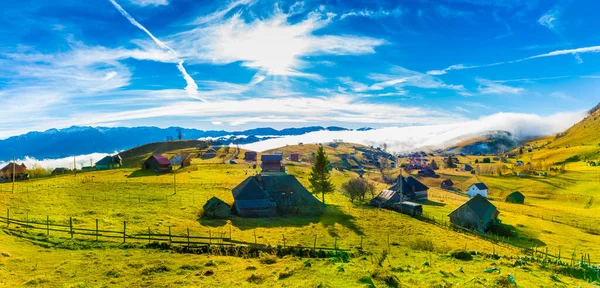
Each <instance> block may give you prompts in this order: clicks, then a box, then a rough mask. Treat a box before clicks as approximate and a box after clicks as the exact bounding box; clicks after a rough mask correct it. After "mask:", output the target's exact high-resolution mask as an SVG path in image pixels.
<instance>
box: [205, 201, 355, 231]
mask: <svg viewBox="0 0 600 288" xmlns="http://www.w3.org/2000/svg"><path fill="white" fill-rule="evenodd" d="M197 220H198V223H200V224H201V225H202V226H209V227H223V226H225V225H227V223H228V219H208V218H204V217H199V218H198V219H197ZM229 220H231V224H232V225H233V226H234V227H237V228H238V229H240V230H251V229H255V228H279V227H305V226H309V225H314V224H318V223H321V224H322V225H323V227H325V228H327V229H328V233H329V234H330V235H331V236H333V237H338V235H337V233H336V232H335V224H336V223H337V224H340V225H342V226H343V227H345V228H348V229H350V230H351V231H352V232H354V233H356V234H357V235H364V232H363V231H362V229H361V228H360V227H359V226H358V225H357V224H356V223H355V221H356V217H354V216H352V215H349V214H346V213H345V212H344V211H342V210H341V209H340V207H339V206H337V205H329V206H327V207H326V208H325V210H324V212H323V214H322V215H319V216H303V215H285V216H276V217H264V218H249V217H239V216H234V215H232V216H231V218H230V219H229Z"/></svg>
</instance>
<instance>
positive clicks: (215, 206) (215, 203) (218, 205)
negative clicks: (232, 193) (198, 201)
mask: <svg viewBox="0 0 600 288" xmlns="http://www.w3.org/2000/svg"><path fill="white" fill-rule="evenodd" d="M202 209H203V210H204V217H206V218H212V219H224V218H229V216H230V215H231V207H230V206H229V205H228V204H227V203H225V202H224V201H223V200H221V199H219V198H217V197H212V198H210V199H209V200H208V201H206V204H204V206H202Z"/></svg>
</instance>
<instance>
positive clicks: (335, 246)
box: [333, 237, 337, 253]
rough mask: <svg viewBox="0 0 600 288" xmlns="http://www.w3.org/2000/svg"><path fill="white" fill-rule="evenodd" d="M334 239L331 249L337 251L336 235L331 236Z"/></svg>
mask: <svg viewBox="0 0 600 288" xmlns="http://www.w3.org/2000/svg"><path fill="white" fill-rule="evenodd" d="M333 239H335V241H334V242H333V249H334V250H335V252H336V253H337V237H335V238H333Z"/></svg>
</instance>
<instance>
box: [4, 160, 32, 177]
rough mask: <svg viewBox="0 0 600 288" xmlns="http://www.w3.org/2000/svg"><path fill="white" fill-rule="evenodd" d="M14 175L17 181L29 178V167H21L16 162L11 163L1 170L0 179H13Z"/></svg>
mask: <svg viewBox="0 0 600 288" xmlns="http://www.w3.org/2000/svg"><path fill="white" fill-rule="evenodd" d="M13 174H14V178H15V179H28V178H29V174H27V166H25V164H23V163H21V165H19V164H16V163H14V162H10V163H8V164H6V166H4V167H3V168H2V169H0V177H2V178H4V179H13Z"/></svg>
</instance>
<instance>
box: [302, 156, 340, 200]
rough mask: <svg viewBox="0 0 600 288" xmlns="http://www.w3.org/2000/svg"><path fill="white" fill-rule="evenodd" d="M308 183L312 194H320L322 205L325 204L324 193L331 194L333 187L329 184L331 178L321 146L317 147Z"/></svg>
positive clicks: (327, 160)
mask: <svg viewBox="0 0 600 288" xmlns="http://www.w3.org/2000/svg"><path fill="white" fill-rule="evenodd" d="M308 181H309V182H310V186H311V189H312V191H313V193H314V194H319V193H321V197H322V199H323V200H322V201H323V204H325V193H331V192H333V191H334V190H335V186H333V184H332V183H331V176H330V175H329V159H327V154H325V149H324V148H323V145H319V149H317V154H316V155H315V164H314V165H313V167H312V170H311V171H310V176H309V177H308Z"/></svg>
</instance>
